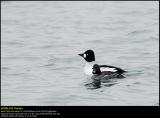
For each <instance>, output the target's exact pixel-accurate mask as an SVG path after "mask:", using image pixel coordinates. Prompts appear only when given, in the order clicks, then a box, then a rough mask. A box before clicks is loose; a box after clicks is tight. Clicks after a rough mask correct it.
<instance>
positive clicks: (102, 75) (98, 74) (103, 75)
mask: <svg viewBox="0 0 160 118" xmlns="http://www.w3.org/2000/svg"><path fill="white" fill-rule="evenodd" d="M92 74H93V75H92V79H94V80H102V79H112V78H124V76H123V75H122V73H119V72H118V71H117V72H112V71H101V70H100V66H99V65H98V64H94V65H93V68H92Z"/></svg>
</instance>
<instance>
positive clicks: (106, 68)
mask: <svg viewBox="0 0 160 118" xmlns="http://www.w3.org/2000/svg"><path fill="white" fill-rule="evenodd" d="M99 67H100V69H101V71H111V72H118V73H124V72H126V71H125V70H123V69H121V68H118V67H115V66H110V65H99Z"/></svg>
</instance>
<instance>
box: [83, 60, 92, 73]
mask: <svg viewBox="0 0 160 118" xmlns="http://www.w3.org/2000/svg"><path fill="white" fill-rule="evenodd" d="M92 68H93V63H86V64H85V67H84V72H85V74H86V75H92Z"/></svg>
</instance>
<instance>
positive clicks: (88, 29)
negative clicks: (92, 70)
mask: <svg viewBox="0 0 160 118" xmlns="http://www.w3.org/2000/svg"><path fill="white" fill-rule="evenodd" d="M1 8H2V9H1V10H2V12H1V13H2V15H1V34H2V36H1V43H2V44H1V50H2V51H1V64H2V65H1V89H2V90H1V103H2V105H50V106H54V105H58V106H69V105H73V106H74V105H75V106H77V105H85V106H87V105H94V106H97V105H102V106H108V105H158V104H159V51H158V48H159V17H158V16H159V15H158V14H159V12H158V9H159V3H158V1H148V2H147V1H141V2H139V1H137V2H136V1H129V2H125V1H120V2H117V1H116V2H114V1H94V2H93V1H86V2H84V1H77V2H73V1H66V2H65V1H38V2H37V1H32V2H31V1H24V2H20V1H13V2H11V1H9V2H5V1H4V2H2V4H1ZM87 49H92V50H94V51H95V54H96V60H97V62H98V63H99V64H108V65H113V66H118V67H121V68H123V69H125V70H127V71H128V73H126V75H125V78H123V79H113V80H106V81H96V82H94V81H93V80H91V79H90V78H88V77H86V75H85V74H84V72H83V66H84V60H82V58H81V57H79V56H78V55H77V54H78V53H81V52H84V51H85V50H87Z"/></svg>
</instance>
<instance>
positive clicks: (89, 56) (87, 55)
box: [78, 50, 95, 62]
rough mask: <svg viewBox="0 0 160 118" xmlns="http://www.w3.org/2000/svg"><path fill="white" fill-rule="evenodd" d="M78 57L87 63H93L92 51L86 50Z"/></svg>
mask: <svg viewBox="0 0 160 118" xmlns="http://www.w3.org/2000/svg"><path fill="white" fill-rule="evenodd" d="M78 55H79V56H81V57H83V58H84V59H85V60H86V61H87V62H92V61H95V55H94V52H93V50H87V51H85V52H84V53H81V54H78Z"/></svg>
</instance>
